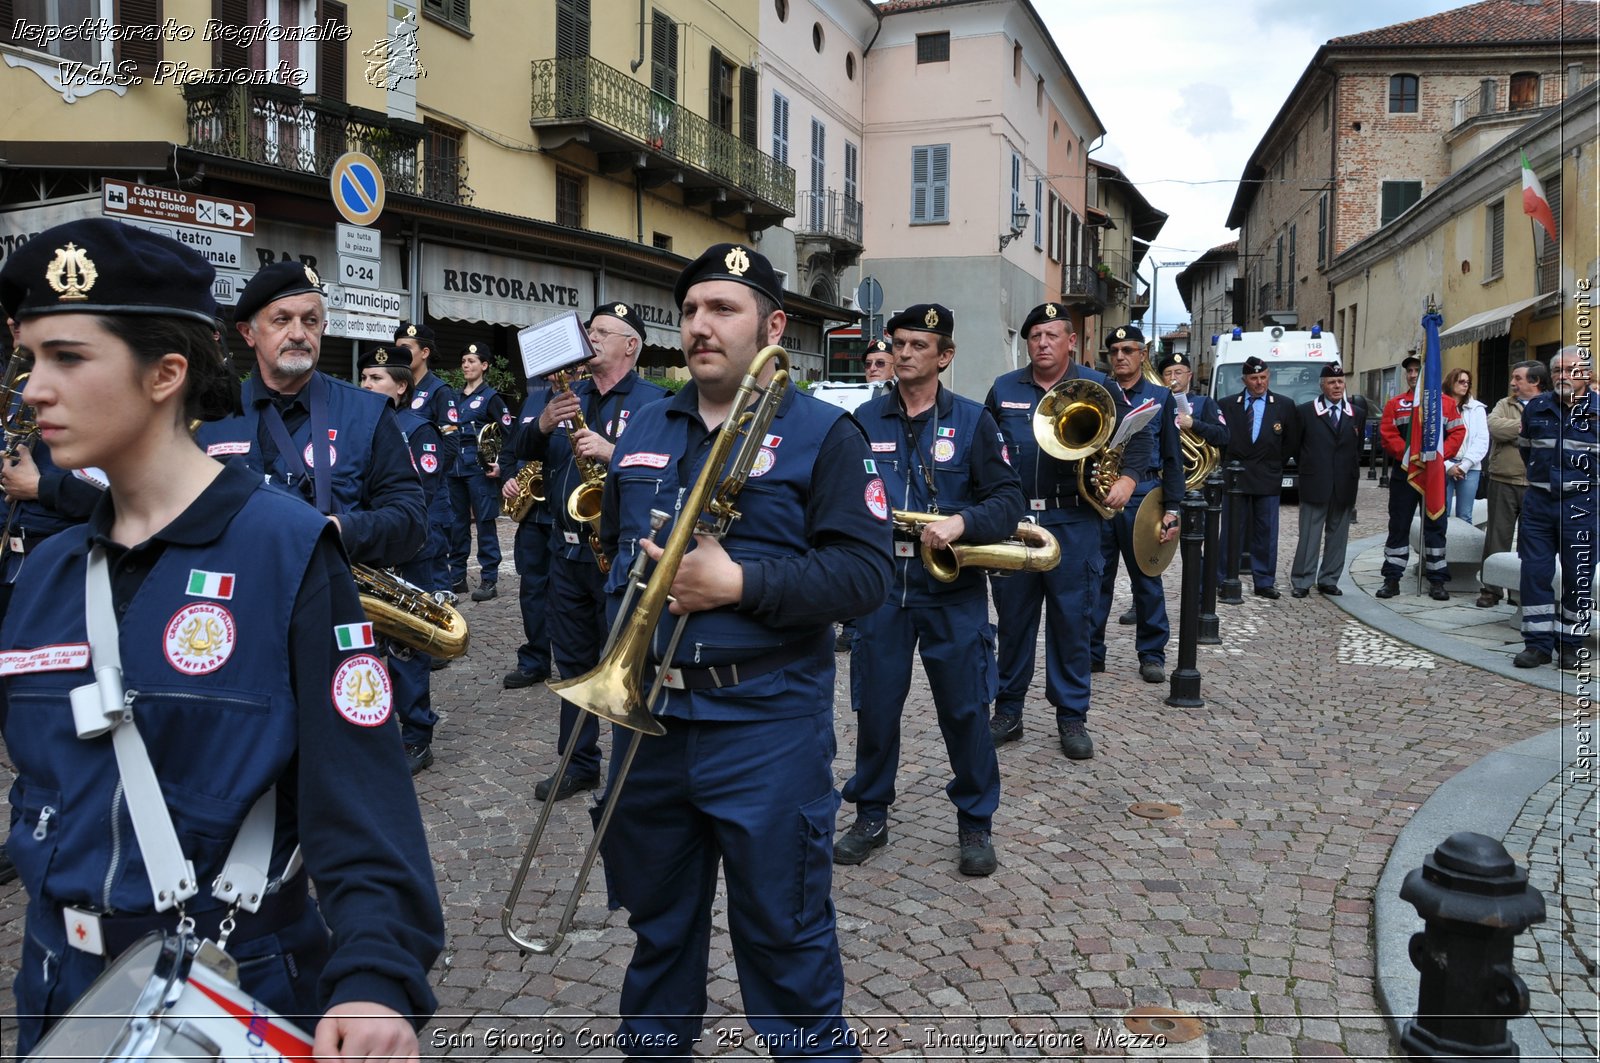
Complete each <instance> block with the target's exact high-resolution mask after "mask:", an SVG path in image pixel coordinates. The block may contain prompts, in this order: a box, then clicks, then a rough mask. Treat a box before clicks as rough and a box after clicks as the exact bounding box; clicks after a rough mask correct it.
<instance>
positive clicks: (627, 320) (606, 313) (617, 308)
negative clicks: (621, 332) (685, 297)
mask: <svg viewBox="0 0 1600 1063" xmlns="http://www.w3.org/2000/svg"><path fill="white" fill-rule="evenodd" d="M679 301H680V302H681V301H682V300H679ZM597 317H614V318H616V319H617V320H618V321H620V322H622V323H623V324H624V325H627V326H628V327H629V328H631V329H632V330H633V331H634V332H635V333H637V334H638V336H639V339H640V340H643V339H644V319H643V318H641V317H640V316H639V309H638V307H633V306H629V305H628V304H627V303H605V304H603V305H601V306H597V307H595V308H594V313H592V314H590V315H589V324H590V325H593V324H594V319H595V318H597Z"/></svg>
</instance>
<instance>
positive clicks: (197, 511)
mask: <svg viewBox="0 0 1600 1063" xmlns="http://www.w3.org/2000/svg"><path fill="white" fill-rule="evenodd" d="M260 477H261V474H260V473H258V472H252V471H250V470H249V469H247V468H245V466H244V465H242V464H239V465H224V466H223V467H222V472H221V474H220V475H218V477H217V478H216V479H215V480H212V481H211V483H210V484H209V485H208V486H207V487H206V489H205V490H204V491H201V492H200V496H199V497H198V498H196V499H195V500H194V501H193V502H191V503H189V507H188V508H187V509H185V510H184V511H183V512H182V513H179V514H178V515H177V517H175V518H174V519H173V521H172V523H171V524H168V525H167V526H166V527H165V528H162V529H161V530H160V531H158V532H156V533H155V534H154V535H152V536H151V537H150V538H149V540H148V542H147V543H140V544H139V545H140V546H145V545H148V544H149V543H156V542H161V543H170V544H172V545H175V546H203V545H205V544H206V543H210V542H215V541H216V540H217V539H218V538H219V537H220V536H221V535H222V532H223V530H224V529H225V528H227V526H228V522H229V521H231V520H233V518H234V515H235V514H236V513H238V512H239V510H240V509H241V508H242V507H243V506H244V503H245V500H246V499H248V498H249V497H250V495H251V493H252V492H254V491H255V490H256V488H257V487H260V486H261V479H260ZM116 519H117V511H116V506H115V505H114V504H113V502H112V498H111V492H110V491H107V492H106V493H105V494H103V495H101V496H100V501H99V502H97V503H95V507H94V512H92V513H91V514H89V541H88V544H87V545H89V546H94V545H103V546H106V547H108V548H111V549H115V550H121V549H124V547H123V546H122V544H121V543H117V542H114V541H113V540H112V538H111V526H112V525H113V524H114V523H116Z"/></svg>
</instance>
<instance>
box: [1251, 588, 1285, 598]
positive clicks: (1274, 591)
mask: <svg viewBox="0 0 1600 1063" xmlns="http://www.w3.org/2000/svg"><path fill="white" fill-rule="evenodd" d="M1256 597H1257V598H1271V599H1272V600H1273V601H1277V600H1278V599H1279V598H1282V597H1283V595H1281V594H1279V593H1278V588H1276V587H1257V588H1256Z"/></svg>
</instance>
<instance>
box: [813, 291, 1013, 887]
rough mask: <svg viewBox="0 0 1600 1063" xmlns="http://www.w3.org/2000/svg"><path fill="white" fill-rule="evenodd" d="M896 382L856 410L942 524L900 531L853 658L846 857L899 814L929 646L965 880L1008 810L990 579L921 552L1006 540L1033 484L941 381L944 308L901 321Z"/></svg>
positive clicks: (887, 481)
mask: <svg viewBox="0 0 1600 1063" xmlns="http://www.w3.org/2000/svg"><path fill="white" fill-rule="evenodd" d="M889 333H890V335H892V336H893V337H894V356H895V363H896V374H895V375H896V378H897V380H898V383H897V385H896V386H895V387H894V388H891V389H889V390H888V391H887V392H886V393H885V394H883V395H880V396H879V397H878V398H875V399H871V400H869V401H868V402H867V404H866V405H864V406H862V407H861V408H860V409H859V410H857V411H856V420H857V421H859V422H860V423H861V426H862V428H864V429H865V430H866V433H867V438H868V439H869V440H870V441H871V446H872V463H873V465H874V466H875V471H876V472H878V474H879V475H881V476H882V477H883V482H884V487H885V489H886V490H887V491H888V495H889V501H890V503H891V504H892V505H893V506H894V508H895V509H898V510H907V511H913V512H921V513H937V514H939V515H941V516H942V517H943V519H942V520H938V521H935V522H932V523H929V524H927V525H926V526H924V527H922V528H921V531H920V537H913V536H911V535H898V536H897V538H896V540H895V544H894V547H895V562H894V578H893V582H892V584H891V586H890V588H889V598H888V601H887V602H886V603H885V604H884V605H882V606H881V607H879V608H878V609H877V610H876V611H874V612H871V613H868V614H867V615H865V616H863V617H860V618H859V619H857V620H856V631H857V638H856V640H855V643H854V646H853V648H852V650H851V654H850V701H851V704H852V706H853V707H854V709H855V711H856V721H857V736H856V771H855V774H854V775H853V776H851V778H850V781H849V782H847V783H846V784H845V787H844V799H845V800H846V801H849V802H852V803H854V804H855V806H856V821H855V823H854V824H853V825H852V826H851V828H850V830H849V831H848V832H847V833H846V834H845V835H844V836H843V837H841V838H840V839H839V840H838V841H836V842H835V843H834V847H833V862H834V863H836V864H859V863H861V862H862V861H863V860H865V859H866V858H867V856H868V855H869V854H870V853H871V852H872V851H873V850H874V849H877V848H879V847H881V846H883V845H885V844H887V843H888V841H889V823H888V816H889V806H890V805H891V804H893V802H894V797H895V774H896V772H897V770H898V768H899V762H900V717H901V713H902V712H903V710H904V707H905V700H906V695H907V694H909V693H910V691H911V657H912V654H913V653H915V652H916V651H917V649H918V646H919V644H920V646H921V652H922V667H923V670H924V671H925V672H927V674H928V685H929V687H930V688H931V689H932V691H933V704H934V709H935V711H936V712H937V713H938V716H939V730H940V732H941V733H942V734H943V735H944V743H945V750H946V752H947V753H948V754H949V756H950V770H951V771H952V772H953V773H954V778H952V779H951V780H950V783H949V785H947V786H946V787H945V792H946V793H948V794H949V795H950V800H951V801H952V802H953V803H954V804H955V806H956V838H957V846H958V849H959V857H960V870H961V873H962V874H963V875H990V874H993V873H994V869H995V866H996V861H995V852H994V842H993V840H992V836H991V826H992V823H993V819H994V811H995V809H996V808H997V807H998V806H999V804H1000V763H999V761H998V760H997V759H996V757H995V752H994V741H993V739H992V738H991V737H990V735H989V720H988V712H987V711H986V709H985V707H986V705H987V704H988V701H989V696H990V695H989V692H990V690H991V689H992V687H993V685H994V678H993V677H994V668H995V663H994V656H993V651H992V649H991V647H990V644H989V642H988V640H987V639H986V638H985V634H986V630H987V627H988V623H989V602H988V596H987V594H986V593H985V591H986V583H985V580H984V574H983V572H982V571H981V570H978V569H964V570H963V571H962V572H961V573H960V574H959V575H957V577H956V579H955V581H954V582H953V583H941V582H939V581H938V580H936V579H934V578H933V577H932V576H931V575H929V574H928V570H927V569H926V568H925V567H924V566H923V563H922V561H921V559H920V557H919V550H918V546H919V545H920V544H927V545H929V546H932V547H934V548H936V549H944V548H946V547H949V546H950V545H951V544H953V543H956V542H964V543H996V542H1002V541H1004V540H1005V539H1007V538H1009V537H1010V536H1011V534H1012V533H1013V532H1014V531H1015V530H1016V527H1017V522H1018V521H1019V520H1021V519H1022V512H1023V509H1022V505H1023V503H1022V488H1021V486H1020V484H1019V483H1018V481H1017V474H1016V472H1015V471H1014V470H1013V469H1012V468H1011V464H1010V460H1009V459H1008V458H1007V456H1006V450H1005V440H1004V439H1003V438H1002V437H1001V435H1000V429H999V428H998V427H997V426H996V425H995V423H994V418H993V417H992V416H990V414H989V411H988V410H986V409H984V407H983V406H982V405H980V404H979V403H977V402H974V401H972V400H971V399H967V398H963V397H962V396H960V395H957V394H955V393H953V392H951V391H949V390H948V389H946V388H945V387H944V385H942V384H941V383H940V382H939V374H940V373H941V372H943V371H944V370H945V369H946V368H948V367H949V365H950V363H951V362H952V361H954V359H955V355H956V344H955V339H954V333H955V317H954V315H952V314H951V312H950V311H949V309H948V308H946V307H943V306H940V305H939V304H937V303H919V304H917V305H916V306H911V307H907V308H906V309H905V310H902V311H901V312H900V313H898V314H896V315H895V316H894V317H893V318H891V319H890V321H889Z"/></svg>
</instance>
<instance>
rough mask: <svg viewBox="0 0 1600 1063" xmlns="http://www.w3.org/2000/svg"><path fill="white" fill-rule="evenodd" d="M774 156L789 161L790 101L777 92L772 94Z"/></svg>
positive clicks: (785, 161) (779, 159)
mask: <svg viewBox="0 0 1600 1063" xmlns="http://www.w3.org/2000/svg"><path fill="white" fill-rule="evenodd" d="M772 157H773V158H774V159H776V160H778V161H779V162H781V163H784V164H787V163H788V162H789V101H788V100H786V99H784V98H783V97H782V96H781V95H779V94H778V93H776V92H774V93H773V94H772Z"/></svg>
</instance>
